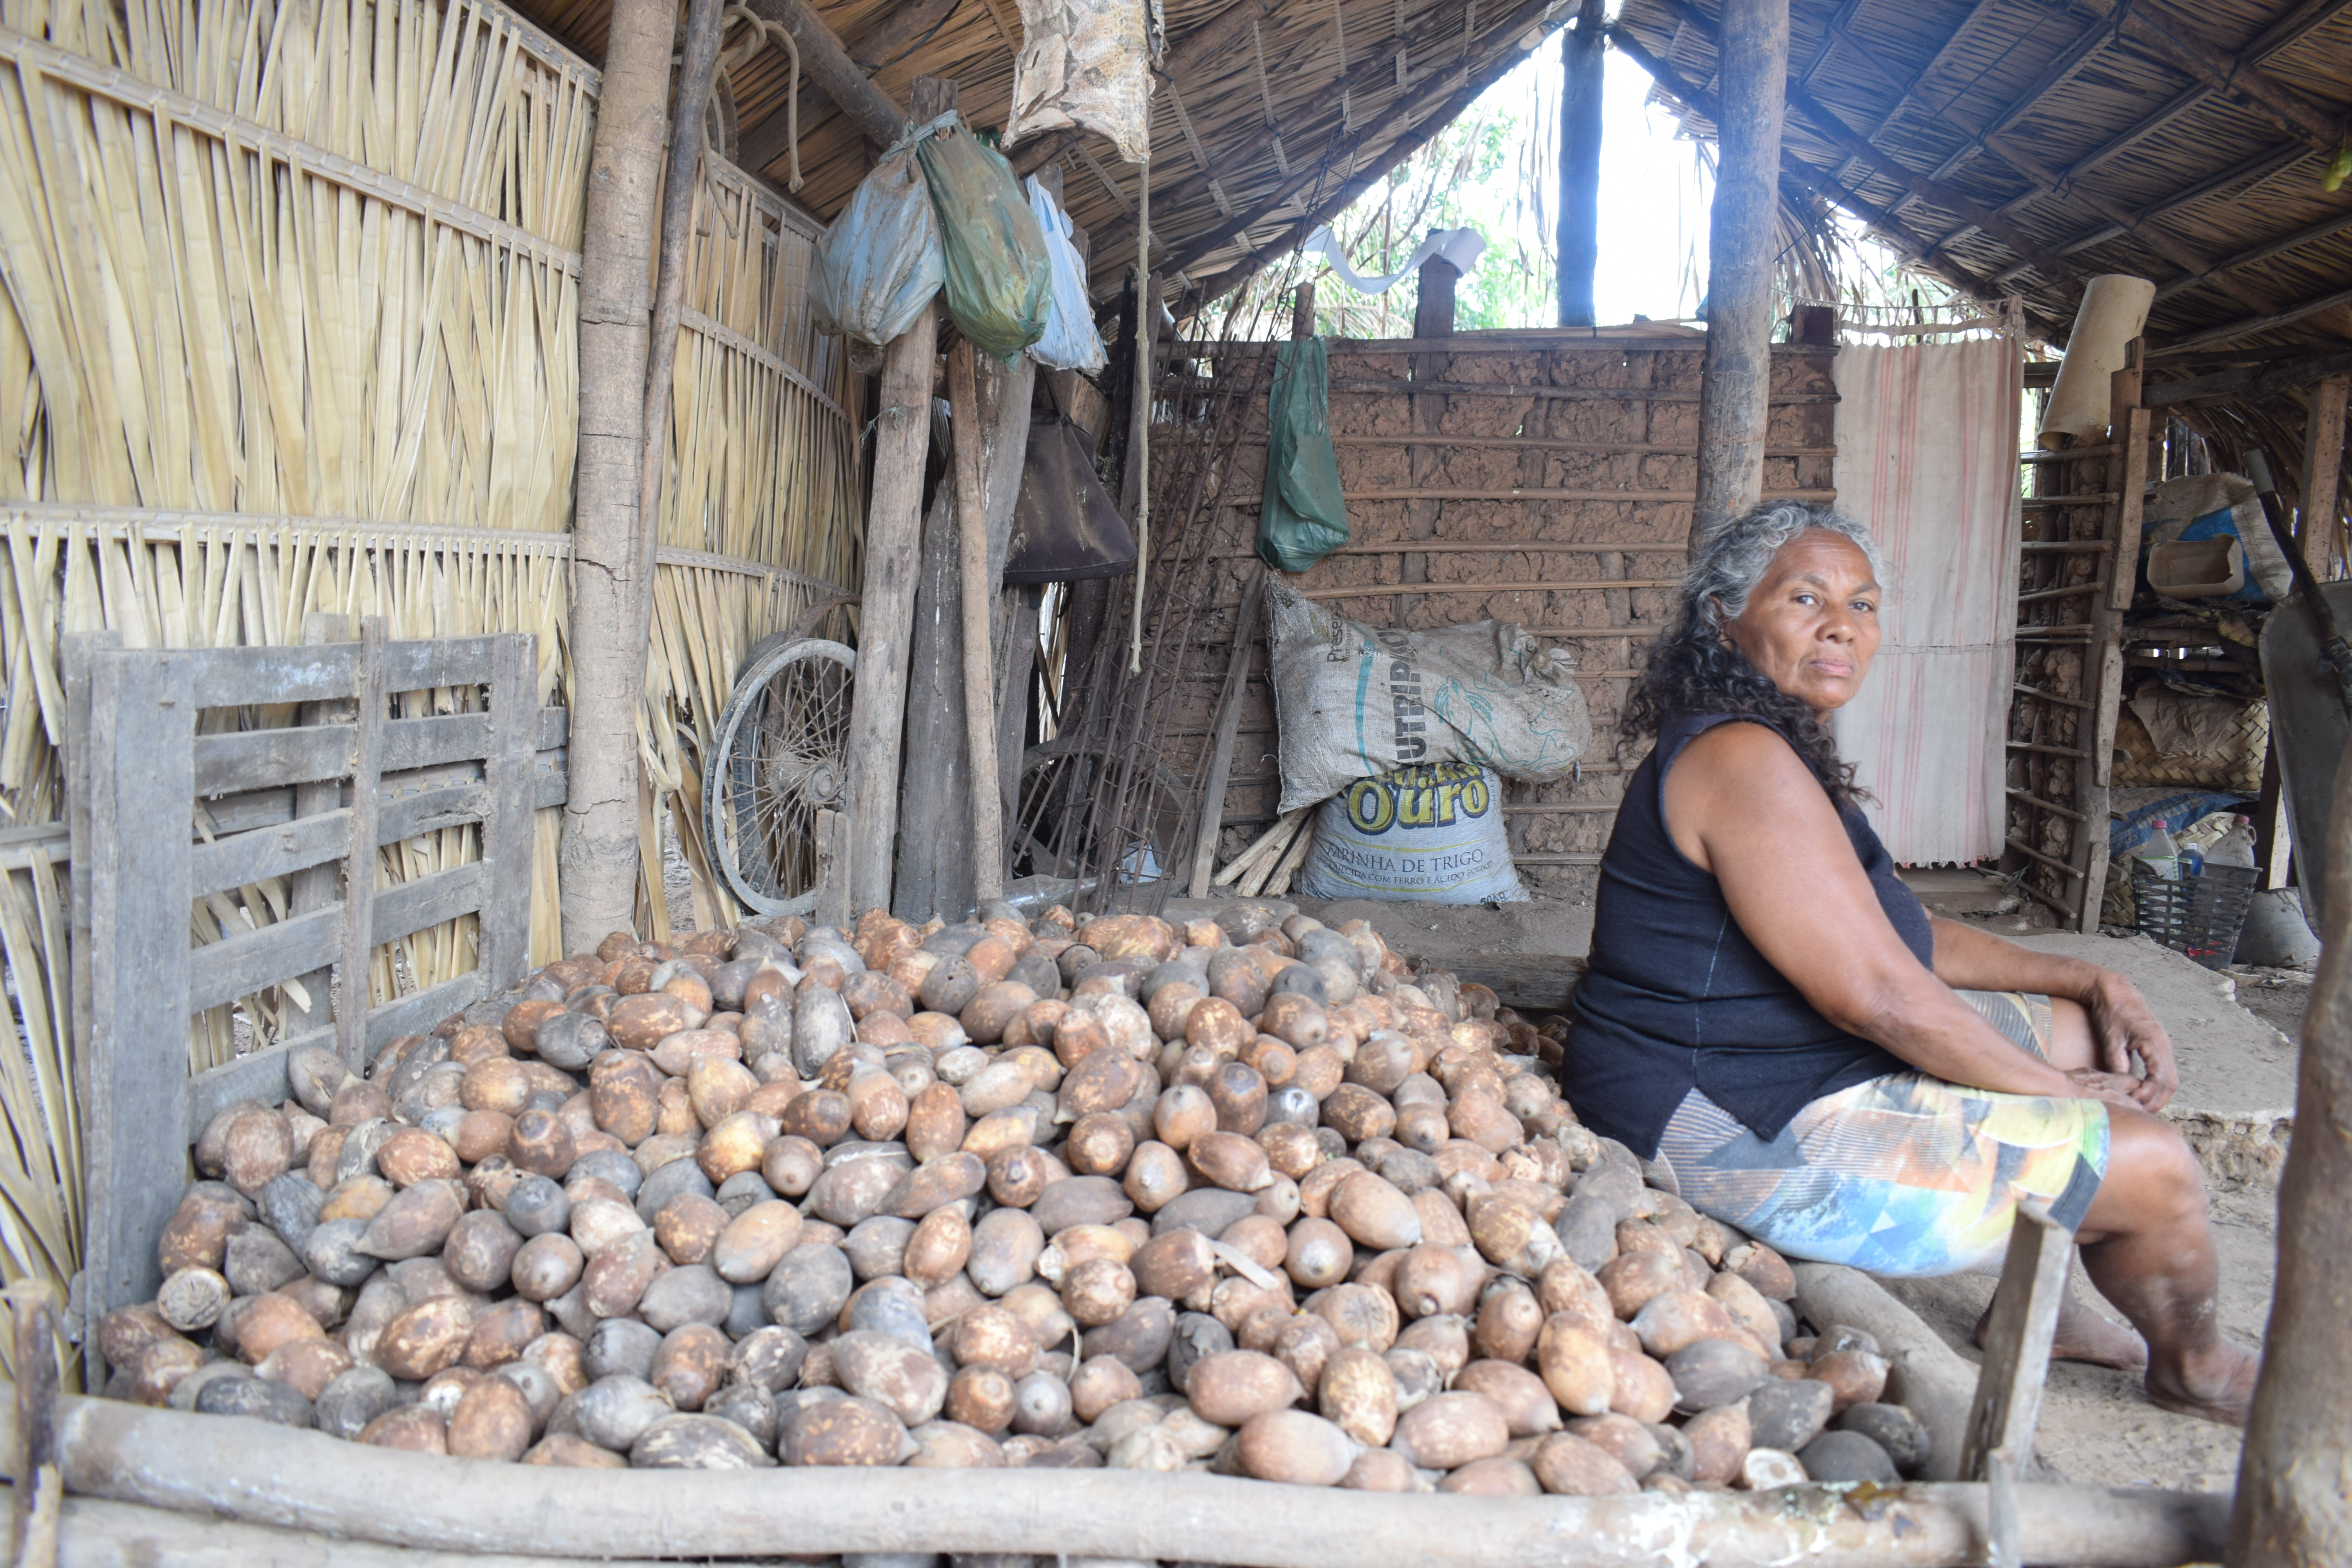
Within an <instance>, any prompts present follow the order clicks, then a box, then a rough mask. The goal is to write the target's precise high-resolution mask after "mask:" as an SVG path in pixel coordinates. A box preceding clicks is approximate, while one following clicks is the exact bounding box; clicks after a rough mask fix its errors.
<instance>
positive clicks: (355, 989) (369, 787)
mask: <svg viewBox="0 0 2352 1568" xmlns="http://www.w3.org/2000/svg"><path fill="white" fill-rule="evenodd" d="M384 696H385V692H384V689H383V616H367V617H365V618H364V619H362V621H361V622H360V689H359V700H358V707H359V724H358V726H357V730H356V732H355V733H354V734H353V736H352V841H351V847H350V848H349V850H348V851H347V852H346V853H345V854H344V856H343V957H342V964H341V969H342V982H343V984H342V995H341V999H340V1002H339V1005H337V1006H336V1008H335V1055H337V1056H338V1057H341V1058H342V1062H343V1066H344V1067H345V1068H348V1069H349V1070H350V1071H351V1072H352V1074H353V1075H354V1076H358V1075H363V1074H365V1073H366V1071H367V1065H368V1059H367V1016H368V1008H369V1006H370V1005H372V1004H373V1001H374V999H375V992H374V986H373V983H372V981H371V980H370V978H369V974H368V969H369V964H368V957H369V955H370V954H371V953H373V952H374V951H375V914H374V910H375V823H376V801H377V796H378V795H379V793H380V791H379V789H378V786H377V783H376V780H377V777H378V773H379V770H380V768H381V765H382V763H381V758H382V754H383V718H384V713H383V700H384ZM635 733H636V732H635V730H634V729H633V730H631V731H630V737H631V740H632V741H633V742H634V740H635Z"/></svg>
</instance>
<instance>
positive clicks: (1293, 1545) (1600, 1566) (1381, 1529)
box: [5, 1157, 2352, 1568]
mask: <svg viewBox="0 0 2352 1568" xmlns="http://www.w3.org/2000/svg"><path fill="white" fill-rule="evenodd" d="M2290 1158H2292V1157H2290ZM2347 1177H2352V1172H2347ZM2342 1190H2343V1191H2346V1192H2352V1180H2347V1183H2346V1184H2345V1186H2344V1188H2343V1189H2342ZM2314 1250H2315V1251H2318V1250H2321V1249H2320V1248H2319V1247H2317V1245H2316V1243H2315V1246H2314ZM2335 1330H2336V1325H2335V1324H2333V1323H2331V1322H2328V1321H2325V1318H2324V1314H2315V1321H2314V1323H2313V1325H2312V1331H2313V1333H2314V1334H2315V1335H2323V1334H2324V1335H2328V1336H2333V1334H2334V1333H2335ZM2347 1389H2352V1379H2347V1380H2342V1381H2339V1382H2337V1383H2336V1384H2335V1389H2334V1392H2335V1394H2336V1396H2337V1397H2338V1399H2339V1400H2340V1399H2342V1398H2344V1397H2346V1391H2347ZM59 1405H60V1415H59V1432H60V1443H59V1449H58V1453H59V1459H60V1462H61V1464H62V1466H63V1468H64V1471H65V1477H66V1485H67V1488H68V1491H69V1492H71V1493H73V1494H75V1495H77V1496H79V1497H95V1498H100V1499H104V1500H114V1501H122V1502H135V1503H146V1504H154V1505H161V1506H163V1507H167V1508H177V1509H180V1510H183V1511H184V1513H185V1514H188V1515H193V1516H194V1517H196V1518H197V1519H199V1520H202V1519H205V1518H207V1517H209V1518H214V1519H226V1520H243V1521H259V1522H266V1523H269V1524H273V1525H278V1526H280V1527H284V1526H293V1527H295V1528H298V1529H303V1530H314V1531H331V1532H332V1533H333V1534H334V1535H335V1536H337V1537H338V1538H340V1539H341V1540H344V1541H358V1542H384V1543H386V1544H391V1545H398V1546H407V1547H415V1548H420V1549H423V1550H425V1551H426V1552H449V1553H472V1552H482V1553H488V1552H522V1553H529V1554H531V1555H535V1556H543V1557H549V1558H557V1559H562V1558H570V1557H587V1558H604V1557H607V1556H613V1555H619V1554H624V1553H627V1552H632V1551H634V1550H646V1551H653V1552H659V1553H660V1554H662V1555H663V1556H665V1557H673V1558H729V1557H738V1556H744V1557H758V1556H761V1555H765V1554H770V1553H772V1552H774V1550H775V1542H776V1539H777V1521H779V1520H789V1521H792V1523H791V1530H792V1544H793V1548H794V1549H795V1550H796V1551H800V1552H810V1553H833V1552H923V1553H936V1552H1022V1553H1034V1552H1044V1553H1047V1554H1052V1553H1055V1552H1061V1553H1066V1554H1067V1555H1069V1556H1072V1557H1078V1556H1088V1557H1117V1558H1139V1559H1151V1558H1157V1557H1160V1556H1162V1555H1165V1554H1169V1553H1174V1552H1191V1553H1193V1554H1195V1555H1196V1556H1197V1558H1198V1559H1199V1560H1201V1561H1203V1562H1211V1563H1216V1562H1224V1563H1234V1562H1249V1563H1262V1564H1265V1568H1352V1565H1356V1564H1360V1563H1363V1562H1364V1561H1365V1559H1366V1557H1367V1556H1368V1555H1379V1556H1382V1557H1387V1558H1392V1559H1394V1560H1396V1561H1399V1562H1411V1563H1426V1564H1429V1565H1430V1568H1469V1565H1472V1564H1475V1565H1476V1568H1633V1565H1635V1564H1637V1563H1638V1564H1646V1563H1656V1562H1657V1561H1658V1559H1659V1555H1660V1552H1659V1550H1658V1547H1657V1545H1656V1542H1658V1541H1660V1540H1668V1541H1674V1542H1681V1543H1683V1544H1682V1545H1680V1546H1679V1547H1677V1548H1676V1550H1677V1551H1680V1552H1684V1553H1685V1560H1687V1561H1690V1562H1719V1563H1789V1562H1797V1561H1800V1560H1806V1561H1816V1562H1820V1563H1845V1564H1861V1563H1870V1564H1873V1565H1874V1568H1964V1565H1968V1564H1976V1563H1982V1562H1983V1561H1984V1556H1983V1542H1984V1523H1985V1502H1986V1498H1985V1489H1983V1488H1982V1487H1976V1486H1965V1485H1961V1486H1938V1485H1933V1484H1916V1483H1915V1484H1912V1485H1906V1486H1895V1487H1881V1488H1878V1489H1874V1491H1873V1492H1872V1493H1870V1494H1869V1495H1868V1497H1867V1498H1866V1499H1864V1500H1856V1498H1855V1496H1854V1495H1853V1493H1852V1492H1851V1491H1848V1490H1843V1489H1833V1488H1822V1489H1803V1490H1797V1491H1775V1492H1705V1491H1694V1492H1691V1493H1689V1494H1688V1495H1685V1496H1676V1497H1664V1496H1661V1495H1659V1494H1657V1493H1654V1492H1645V1493H1637V1494H1633V1495H1629V1496H1622V1497H1597V1498H1581V1497H1541V1498H1537V1497H1482V1498H1473V1497H1453V1496H1442V1495H1432V1494H1420V1495H1415V1494H1410V1493H1405V1494H1391V1493H1383V1492H1370V1491H1350V1490H1346V1489H1340V1488H1336V1487H1332V1488H1297V1489H1293V1490H1292V1491H1291V1492H1285V1493H1274V1492H1270V1491H1269V1490H1268V1489H1267V1486H1266V1483H1265V1482H1263V1481H1250V1480H1241V1479H1230V1478H1227V1477H1224V1476H1211V1475H1184V1474H1178V1475H1151V1474H1146V1473H1143V1472H1139V1471H1133V1470H1119V1469H1092V1470H1087V1469H1009V1470H987V1471H978V1470H933V1471H929V1472H911V1471H907V1470H902V1469H895V1468H866V1469H859V1468H846V1469H826V1470H812V1469H791V1468H786V1469H778V1470H774V1471H772V1472H771V1471H768V1470H757V1471H704V1472H700V1473H698V1474H688V1475H680V1474H677V1473H659V1472H653V1471H645V1470H610V1471H604V1470H599V1471H588V1470H570V1469H563V1468H558V1467H553V1466H548V1467H540V1466H504V1465H502V1466H496V1467H492V1466H488V1465H442V1466H435V1467H432V1468H430V1469H429V1470H428V1469H426V1468H425V1467H424V1466H422V1465H421V1464H420V1462H419V1461H418V1460H417V1459H416V1458H415V1457H414V1456H411V1455H404V1454H395V1453H391V1452H388V1451H386V1450H384V1449H382V1448H373V1447H368V1446H366V1445H364V1444H358V1443H344V1442H341V1441H339V1440H337V1439H336V1438H333V1437H330V1436H327V1435H326V1434H325V1433H323V1432H306V1431H296V1430H294V1429H292V1428H290V1427H285V1426H272V1425H269V1424H268V1423H266V1422H260V1421H248V1422H247V1423H246V1425H245V1426H244V1427H242V1428H237V1429H236V1440H235V1441H233V1442H232V1441H224V1440H222V1438H221V1436H220V1435H219V1420H220V1418H219V1417H217V1416H211V1415H196V1414H194V1413H193V1412H184V1411H178V1410H163V1409H150V1408H148V1407H146V1406H144V1405H133V1404H131V1403H129V1402H127V1401H124V1400H114V1399H80V1398H74V1397H71V1396H66V1397H63V1398H61V1399H60V1401H59ZM8 1426H9V1427H10V1428H11V1430H10V1431H9V1432H8V1433H7V1434H5V1436H7V1437H8V1438H9V1439H10V1441H12V1442H13V1438H14V1433H13V1428H14V1426H15V1422H14V1421H13V1420H12V1421H10V1422H9V1423H8ZM2347 1429H2352V1424H2347V1426H2344V1427H2337V1428H2333V1429H2330V1436H2334V1435H2335V1434H2336V1433H2339V1432H2341V1431H2343V1430H2347ZM2300 1436H2301V1437H2302V1438H2303V1439H2304V1440H2305V1443H2306V1444H2307V1443H2308V1442H2309V1441H2310V1440H2311V1439H2312V1436H2313V1435H2312V1434H2311V1433H2308V1432H2305V1433H2303V1434H2300ZM425 1474H429V1475H430V1477H431V1478H432V1479H431V1484H429V1485H427V1486H423V1487H420V1486H419V1485H418V1484H417V1481H418V1479H419V1477H420V1475H425ZM1294 1494H1295V1495H1294ZM1277 1504H1278V1506H1276V1505H1277ZM2017 1504H2018V1524H2019V1540H2020V1542H2021V1548H2022V1552H2023V1555H2024V1557H2025V1560H2026V1561H2027V1562H2030V1563H2105V1564H2130V1563H2201V1562H2211V1561H2215V1560H2217V1559H2218V1557H2219V1555H2220V1552H2221V1539H2220V1538H2221V1534H2222V1533H2223V1531H2224V1529H2225V1528H2226V1516H2227V1510H2228V1506H2229V1504H2228V1500H2226V1499H2224V1498H2221V1497H2216V1496H2210V1495H2206V1494H2199V1493H2189V1492H2175V1491H2165V1490H2160V1489H2157V1488H2154V1487H2130V1488H2118V1489H2112V1490H2110V1489H2104V1488H2089V1487H2059V1486H2023V1487H2020V1488H2018V1489H2017ZM2322 1560H2324V1554H2315V1555H2313V1556H2310V1557H2307V1558H2306V1559H2305V1561H2310V1562H2317V1561H2322Z"/></svg>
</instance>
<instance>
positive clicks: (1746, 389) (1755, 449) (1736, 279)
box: [1692, 0, 1789, 537]
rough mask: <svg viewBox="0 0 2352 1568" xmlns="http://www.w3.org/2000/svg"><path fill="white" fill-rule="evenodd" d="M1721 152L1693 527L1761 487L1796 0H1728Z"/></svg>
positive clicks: (1710, 248) (1703, 526) (1706, 525)
mask: <svg viewBox="0 0 2352 1568" xmlns="http://www.w3.org/2000/svg"><path fill="white" fill-rule="evenodd" d="M1719 58H1721V60H1722V62H1723V92H1722V109H1723V118H1722V120H1721V121H1720V123H1719V132H1720V135H1719V141H1718V146H1719V152H1720V158H1719V162H1718V164H1717V170H1716V178H1715V207H1714V211H1713V213H1712V214H1711V216H1710V218H1709V222H1708V226H1707V287H1706V295H1707V298H1706V363H1705V369H1704V379H1703V380H1702V381H1701V382H1700V384H1699V405H1698V502H1697V505H1696V509H1695V511H1694V514H1693V521H1692V533H1693V536H1694V537H1696V536H1697V535H1698V534H1700V533H1703V532H1705V531H1706V530H1708V529H1711V528H1716V527H1718V526H1720V525H1721V524H1723V523H1724V522H1727V521H1729V520H1730V519H1732V518H1734V517H1736V516H1738V514H1739V513H1741V512H1743V511H1746V510H1748V508H1749V507H1752V506H1754V505H1755V504H1756V503H1757V501H1758V500H1759V499H1760V498H1761V496H1762V494H1763V490H1764V425H1765V416H1766V413H1767V404H1768V402H1769V397H1770V395H1771V382H1772V260H1773V252H1774V225H1773V214H1774V210H1775V207H1776V205H1777V204H1778V202H1779V200H1780V179H1779V172H1780V123H1781V121H1782V119H1783V117H1784V115H1785V113H1786V109H1787V100H1786V96H1785V95H1786V92H1787V89H1788V78H1789V0H1725V3H1724V7H1723V22H1722V30H1721V43H1720V48H1719Z"/></svg>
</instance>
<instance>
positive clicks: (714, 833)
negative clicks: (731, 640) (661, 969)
mask: <svg viewBox="0 0 2352 1568" xmlns="http://www.w3.org/2000/svg"><path fill="white" fill-rule="evenodd" d="M856 658H857V656H856V654H855V653H854V652H852V651H851V650H850V649H849V648H847V647H844V646H843V645H842V644H840V643H837V642H828V641H824V640H823V639H821V638H814V637H811V638H804V639H803V640H801V641H799V642H795V643H791V644H788V645H786V646H785V647H780V648H778V649H776V650H775V651H774V652H772V653H771V654H769V655H767V656H766V657H764V658H761V659H760V660H759V661H758V663H757V664H756V665H755V666H754V667H753V668H751V669H749V670H746V671H745V672H744V674H743V677H742V679H740V680H739V681H738V682H737V683H736V687H735V691H734V695H733V696H731V697H730V698H729V700H728V702H727V710H726V713H725V714H724V715H723V716H722V718H721V720H720V722H719V735H718V738H717V743H716V744H715V745H714V746H713V747H712V749H711V756H710V763H709V769H708V770H707V776H706V781H705V786H704V797H703V798H704V805H705V810H704V816H705V820H706V824H707V826H708V829H709V846H710V853H711V858H712V859H713V860H714V861H715V862H717V865H718V868H719V873H720V875H721V876H723V877H724V878H725V879H726V880H727V884H728V886H729V887H730V889H732V890H733V891H734V893H735V896H736V897H737V898H738V899H740V900H742V901H743V902H744V903H745V904H746V905H748V906H749V907H750V908H751V909H752V910H756V911H757V912H759V913H761V914H765V915H777V914H805V913H807V912H808V911H809V910H811V909H813V908H814V907H815V902H816V876H817V866H816V814H817V813H818V812H819V811H821V810H826V809H833V810H838V809H840V807H841V806H842V805H843V803H844V797H845V795H846V794H847V786H848V766H847V742H848V734H849V710H850V698H851V691H852V680H851V676H852V671H853V670H854V669H855V668H856Z"/></svg>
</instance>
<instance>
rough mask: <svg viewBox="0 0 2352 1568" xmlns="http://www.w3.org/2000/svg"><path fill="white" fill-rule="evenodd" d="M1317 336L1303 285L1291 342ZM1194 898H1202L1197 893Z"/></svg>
mask: <svg viewBox="0 0 2352 1568" xmlns="http://www.w3.org/2000/svg"><path fill="white" fill-rule="evenodd" d="M1314 335H1315V285H1314V284H1312V283H1301V284H1300V285H1299V286H1298V289H1297V293H1296V294H1294V295H1293V296H1292V298H1291V302H1290V341H1291V342H1306V341H1307V339H1308V338H1311V337H1313V336H1314ZM1193 897H1195V898H1198V897H1200V895H1199V894H1197V893H1195V894H1194V895H1193Z"/></svg>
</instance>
